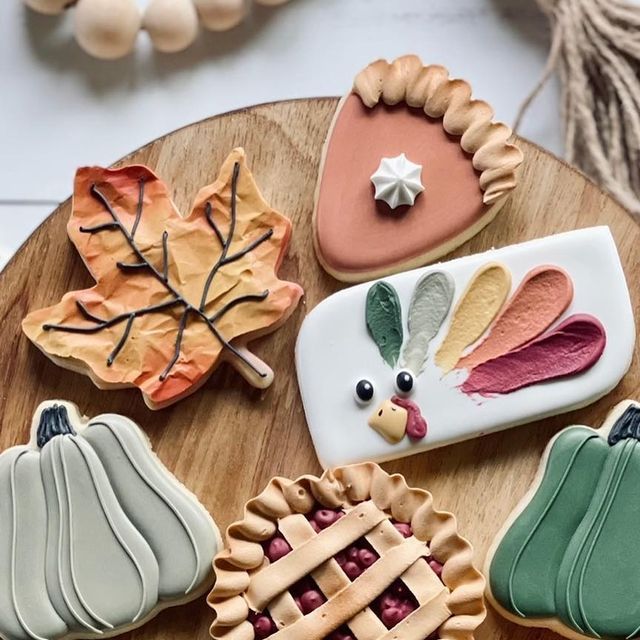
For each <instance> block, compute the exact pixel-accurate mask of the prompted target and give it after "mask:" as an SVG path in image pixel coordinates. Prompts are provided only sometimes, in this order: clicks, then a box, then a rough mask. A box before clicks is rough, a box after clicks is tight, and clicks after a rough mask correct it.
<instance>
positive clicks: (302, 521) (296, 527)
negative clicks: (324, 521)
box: [269, 514, 386, 640]
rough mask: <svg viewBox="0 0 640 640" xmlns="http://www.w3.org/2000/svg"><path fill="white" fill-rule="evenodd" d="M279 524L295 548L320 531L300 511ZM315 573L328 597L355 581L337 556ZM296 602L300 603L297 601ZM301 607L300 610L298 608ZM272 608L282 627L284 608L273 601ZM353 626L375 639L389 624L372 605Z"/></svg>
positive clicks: (366, 639) (361, 637)
mask: <svg viewBox="0 0 640 640" xmlns="http://www.w3.org/2000/svg"><path fill="white" fill-rule="evenodd" d="M345 517H346V516H345ZM343 519H344V518H343ZM279 528H280V533H282V535H283V536H284V538H285V540H286V541H287V542H288V543H289V546H290V547H291V548H292V549H298V548H299V547H300V545H302V544H303V543H304V542H306V541H307V540H309V539H311V538H314V537H316V535H317V534H316V532H315V531H314V530H313V527H312V526H311V525H310V524H309V521H308V520H307V519H306V518H305V517H304V516H303V515H300V514H294V515H292V516H287V517H286V518H283V519H282V520H281V521H280V527H279ZM311 577H312V578H313V580H314V581H315V583H316V584H317V585H318V587H319V588H320V590H321V591H322V593H323V594H324V595H325V597H326V598H327V599H328V600H329V599H331V598H333V597H334V596H335V595H336V594H337V593H338V592H339V591H341V590H342V589H344V588H346V587H348V586H349V585H350V584H351V581H350V580H349V578H347V576H346V574H345V573H344V571H343V570H342V569H341V568H340V565H339V564H338V563H337V562H336V561H335V560H334V559H333V558H330V559H329V560H327V561H326V562H324V563H322V564H321V565H320V566H319V567H318V568H317V569H315V570H314V571H312V572H311ZM294 606H296V605H295V603H294ZM296 609H297V606H296ZM298 611H300V610H299V609H298ZM269 612H270V613H271V617H272V618H273V620H274V622H275V623H276V626H277V627H278V628H281V627H283V626H286V625H284V624H281V622H282V621H281V617H280V615H279V614H280V612H279V610H278V608H277V607H274V606H273V603H272V605H271V606H270V607H269ZM301 615H302V614H301ZM338 626H340V625H338ZM349 628H350V629H351V633H353V635H354V636H355V637H356V638H358V640H375V639H376V638H378V637H380V636H381V635H382V634H383V633H385V632H386V627H385V626H384V624H382V620H380V618H378V616H377V615H376V614H375V613H374V612H373V611H371V609H369V607H366V608H365V609H363V610H362V611H360V612H359V613H357V614H356V615H355V616H353V618H351V619H350V620H349Z"/></svg>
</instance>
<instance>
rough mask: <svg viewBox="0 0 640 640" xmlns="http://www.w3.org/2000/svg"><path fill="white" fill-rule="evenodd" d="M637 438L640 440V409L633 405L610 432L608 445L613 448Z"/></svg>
mask: <svg viewBox="0 0 640 640" xmlns="http://www.w3.org/2000/svg"><path fill="white" fill-rule="evenodd" d="M629 438H635V439H636V440H640V407H638V406H636V405H631V406H629V407H627V409H626V410H625V412H624V413H623V414H622V415H621V416H620V417H619V418H618V419H617V420H616V422H615V424H614V425H613V427H612V428H611V431H610V432H609V438H608V440H607V441H608V443H609V444H610V445H611V446H613V445H614V444H617V443H618V442H620V440H627V439H629Z"/></svg>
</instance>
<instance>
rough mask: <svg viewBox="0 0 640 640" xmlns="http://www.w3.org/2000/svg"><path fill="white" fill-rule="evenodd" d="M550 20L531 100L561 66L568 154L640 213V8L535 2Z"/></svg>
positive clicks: (596, 0)
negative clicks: (545, 51)
mask: <svg viewBox="0 0 640 640" xmlns="http://www.w3.org/2000/svg"><path fill="white" fill-rule="evenodd" d="M536 1H537V3H538V5H539V6H540V8H541V10H542V11H543V12H544V13H545V14H546V15H547V17H548V18H549V22H550V24H551V32H552V39H551V47H550V50H549V56H548V58H547V62H546V64H545V67H544V70H543V73H542V76H541V78H540V80H539V81H538V83H537V84H536V86H535V87H534V88H533V90H532V91H531V93H530V94H529V95H528V96H527V98H526V99H525V100H524V102H523V103H522V106H521V108H520V110H519V112H518V115H517V117H516V121H515V125H514V129H515V130H517V129H518V128H519V127H520V125H521V123H522V120H523V118H524V116H525V114H526V113H527V111H528V109H529V107H530V105H531V103H532V102H533V101H534V100H535V99H536V97H537V96H538V95H539V94H540V92H541V91H542V89H543V88H544V86H545V85H546V83H547V81H548V80H549V78H550V77H551V76H552V74H553V73H554V72H555V71H557V72H558V73H559V75H560V79H561V83H562V117H563V120H564V123H565V149H566V156H567V160H568V161H569V162H571V163H573V164H576V165H577V166H578V167H579V168H580V169H582V170H583V171H584V172H585V173H586V174H587V175H589V176H590V177H591V178H593V179H594V180H595V181H596V182H598V183H599V184H600V185H602V187H603V188H604V189H606V190H607V191H609V192H610V193H611V194H612V195H614V196H615V197H616V198H617V199H618V200H619V201H620V202H621V203H622V204H623V205H624V206H625V207H626V208H627V209H629V210H630V211H631V212H632V213H634V214H635V215H638V216H640V9H638V8H636V7H633V6H631V5H629V4H628V3H627V2H625V1H624V0H536Z"/></svg>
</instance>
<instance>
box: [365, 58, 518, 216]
mask: <svg viewBox="0 0 640 640" xmlns="http://www.w3.org/2000/svg"><path fill="white" fill-rule="evenodd" d="M353 92H354V93H356V94H357V95H359V96H360V98H361V99H362V101H363V103H364V104H365V105H366V106H367V107H370V108H371V107H374V106H375V105H376V104H378V102H380V100H382V102H384V103H385V104H387V105H396V104H399V103H400V102H406V104H407V105H409V106H410V107H415V108H419V109H423V110H424V112H425V114H426V115H427V116H429V117H431V118H442V119H443V127H444V130H445V131H446V132H447V133H449V134H451V135H454V136H460V137H461V138H460V146H461V147H462V149H463V150H464V151H466V152H467V153H470V154H472V156H473V166H474V168H475V169H476V170H477V171H479V172H480V188H481V189H482V191H483V192H484V197H483V202H484V203H485V204H493V203H495V202H496V201H498V200H500V199H502V198H503V197H505V196H506V195H507V194H508V193H509V192H511V191H512V190H513V189H514V188H515V186H516V183H517V180H516V173H515V170H516V168H517V167H518V166H519V165H520V164H521V163H522V159H523V156H522V152H521V151H520V150H519V149H518V148H517V147H516V146H515V145H513V144H510V143H509V142H508V140H509V138H510V137H511V133H512V132H511V128H510V127H508V126H507V125H506V124H503V123H501V122H493V115H494V112H493V108H492V107H491V106H490V105H489V104H487V103H486V102H484V101H482V100H473V99H472V98H471V86H470V85H469V83H468V82H466V81H464V80H457V79H451V78H450V77H449V72H448V71H447V69H445V68H444V67H442V66H439V65H427V66H424V65H423V64H422V61H421V60H420V58H418V57H417V56H414V55H408V56H402V57H400V58H397V59H396V60H394V61H393V62H391V63H390V62H387V61H386V60H377V61H376V62H372V63H371V64H370V65H369V66H368V67H366V68H365V69H364V70H363V71H361V72H360V73H359V74H358V75H357V76H356V78H355V81H354V85H353Z"/></svg>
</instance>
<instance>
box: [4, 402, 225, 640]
mask: <svg viewBox="0 0 640 640" xmlns="http://www.w3.org/2000/svg"><path fill="white" fill-rule="evenodd" d="M219 540H220V536H219V533H218V529H217V527H216V525H215V524H214V522H213V520H212V519H211V516H210V515H209V514H208V513H207V511H206V510H205V508H204V507H203V506H202V505H201V504H200V503H199V502H198V500H197V498H196V497H195V496H194V495H193V494H192V493H190V492H189V491H188V490H187V489H186V488H185V487H184V486H182V485H181V484H180V483H179V482H178V480H177V479H176V478H175V477H174V476H173V475H172V474H171V473H169V471H168V470H167V469H166V468H165V467H164V466H163V465H162V463H161V462H160V461H159V460H158V458H157V457H156V456H155V455H154V454H153V452H152V450H151V447H150V444H149V441H148V440H147V438H146V437H145V435H144V434H143V433H142V431H141V430H140V429H139V428H138V427H137V426H136V425H135V424H134V423H133V422H131V421H130V420H128V419H127V418H124V417H123V416H119V415H115V414H104V415H100V416H97V417H96V418H93V419H86V418H82V417H81V416H80V415H79V413H78V410H77V408H76V407H75V406H74V405H72V404H69V403H67V402H59V401H54V402H44V403H42V404H41V405H40V406H39V407H38V409H37V411H36V414H35V416H34V418H33V425H32V432H31V440H30V441H29V443H28V444H27V445H24V446H16V447H12V448H11V449H7V450H6V451H4V452H3V453H2V454H0V636H2V638H4V639H5V640H34V639H38V638H40V639H43V638H46V639H47V640H56V639H59V638H68V637H82V638H87V637H97V636H103V635H105V634H108V635H114V634H117V633H122V632H124V631H126V630H128V629H132V628H134V627H138V626H140V625H141V624H143V623H144V622H146V621H147V620H149V619H150V618H152V617H153V616H155V615H156V614H157V613H158V612H159V611H160V610H161V609H164V608H166V607H170V606H173V605H177V604H181V603H183V602H187V601H189V600H193V599H194V598H196V597H198V596H199V595H200V594H202V592H203V590H204V589H207V588H209V586H210V585H211V582H212V571H211V559H212V558H213V556H214V555H215V553H216V552H217V551H218V548H219Z"/></svg>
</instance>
